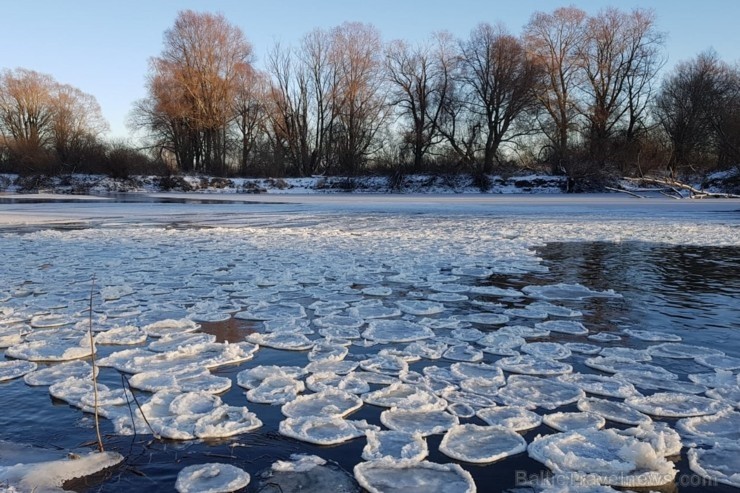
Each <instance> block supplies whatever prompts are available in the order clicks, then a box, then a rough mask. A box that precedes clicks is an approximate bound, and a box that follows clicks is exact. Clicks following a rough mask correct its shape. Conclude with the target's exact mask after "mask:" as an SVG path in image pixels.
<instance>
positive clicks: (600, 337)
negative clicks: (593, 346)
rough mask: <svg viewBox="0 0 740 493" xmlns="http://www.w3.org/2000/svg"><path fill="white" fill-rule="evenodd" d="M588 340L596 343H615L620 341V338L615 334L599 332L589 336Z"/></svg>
mask: <svg viewBox="0 0 740 493" xmlns="http://www.w3.org/2000/svg"><path fill="white" fill-rule="evenodd" d="M588 339H589V340H591V341H596V342H616V341H621V340H622V338H621V337H619V336H618V335H616V334H610V333H609V332H599V333H598V334H591V335H590V336H588Z"/></svg>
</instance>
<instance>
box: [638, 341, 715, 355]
mask: <svg viewBox="0 0 740 493" xmlns="http://www.w3.org/2000/svg"><path fill="white" fill-rule="evenodd" d="M647 351H648V352H649V353H650V354H651V355H653V356H655V357H661V358H675V359H692V358H697V357H700V356H724V354H725V353H723V352H722V351H720V350H718V349H712V348H708V347H702V346H696V345H694V344H683V343H678V342H665V343H663V344H657V345H655V346H650V347H649V348H648V349H647Z"/></svg>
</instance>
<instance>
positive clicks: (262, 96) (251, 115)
mask: <svg viewBox="0 0 740 493" xmlns="http://www.w3.org/2000/svg"><path fill="white" fill-rule="evenodd" d="M268 94H269V83H268V78H267V75H266V74H264V73H262V72H259V71H257V70H255V69H254V68H252V67H251V66H250V65H248V64H246V63H245V64H242V65H241V66H239V67H238V68H237V77H236V90H235V94H234V103H233V104H234V109H233V111H234V114H235V116H236V117H235V119H234V127H235V128H236V131H237V135H238V140H239V147H240V151H241V152H240V159H239V171H240V172H241V174H247V172H248V171H249V168H250V162H251V161H252V160H253V153H254V149H255V147H256V145H257V142H258V140H259V139H260V137H262V136H263V135H264V134H265V127H266V121H267V109H266V103H267V99H268Z"/></svg>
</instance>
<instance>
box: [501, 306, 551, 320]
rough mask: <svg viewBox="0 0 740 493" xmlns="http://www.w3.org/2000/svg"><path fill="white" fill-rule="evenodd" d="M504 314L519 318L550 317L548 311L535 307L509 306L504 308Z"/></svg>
mask: <svg viewBox="0 0 740 493" xmlns="http://www.w3.org/2000/svg"><path fill="white" fill-rule="evenodd" d="M504 314H505V315H507V316H509V317H519V318H531V319H536V320H544V319H546V318H547V317H548V315H547V313H546V312H543V311H539V310H536V309H534V308H529V307H527V308H507V309H506V310H504Z"/></svg>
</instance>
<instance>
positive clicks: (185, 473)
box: [175, 463, 251, 493]
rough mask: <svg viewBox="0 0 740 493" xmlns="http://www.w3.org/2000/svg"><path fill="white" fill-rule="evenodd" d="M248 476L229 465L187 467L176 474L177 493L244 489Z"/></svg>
mask: <svg viewBox="0 0 740 493" xmlns="http://www.w3.org/2000/svg"><path fill="white" fill-rule="evenodd" d="M250 479H251V478H250V476H249V474H248V473H247V472H246V471H244V470H243V469H240V468H238V467H236V466H232V465H231V464H220V463H209V464H197V465H193V466H187V467H184V468H182V469H181V470H180V472H179V473H178V474H177V481H176V482H175V489H176V490H177V491H178V492H179V493H222V492H223V493H227V492H230V491H236V490H240V489H242V488H246V487H247V485H248V484H249V481H250Z"/></svg>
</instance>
